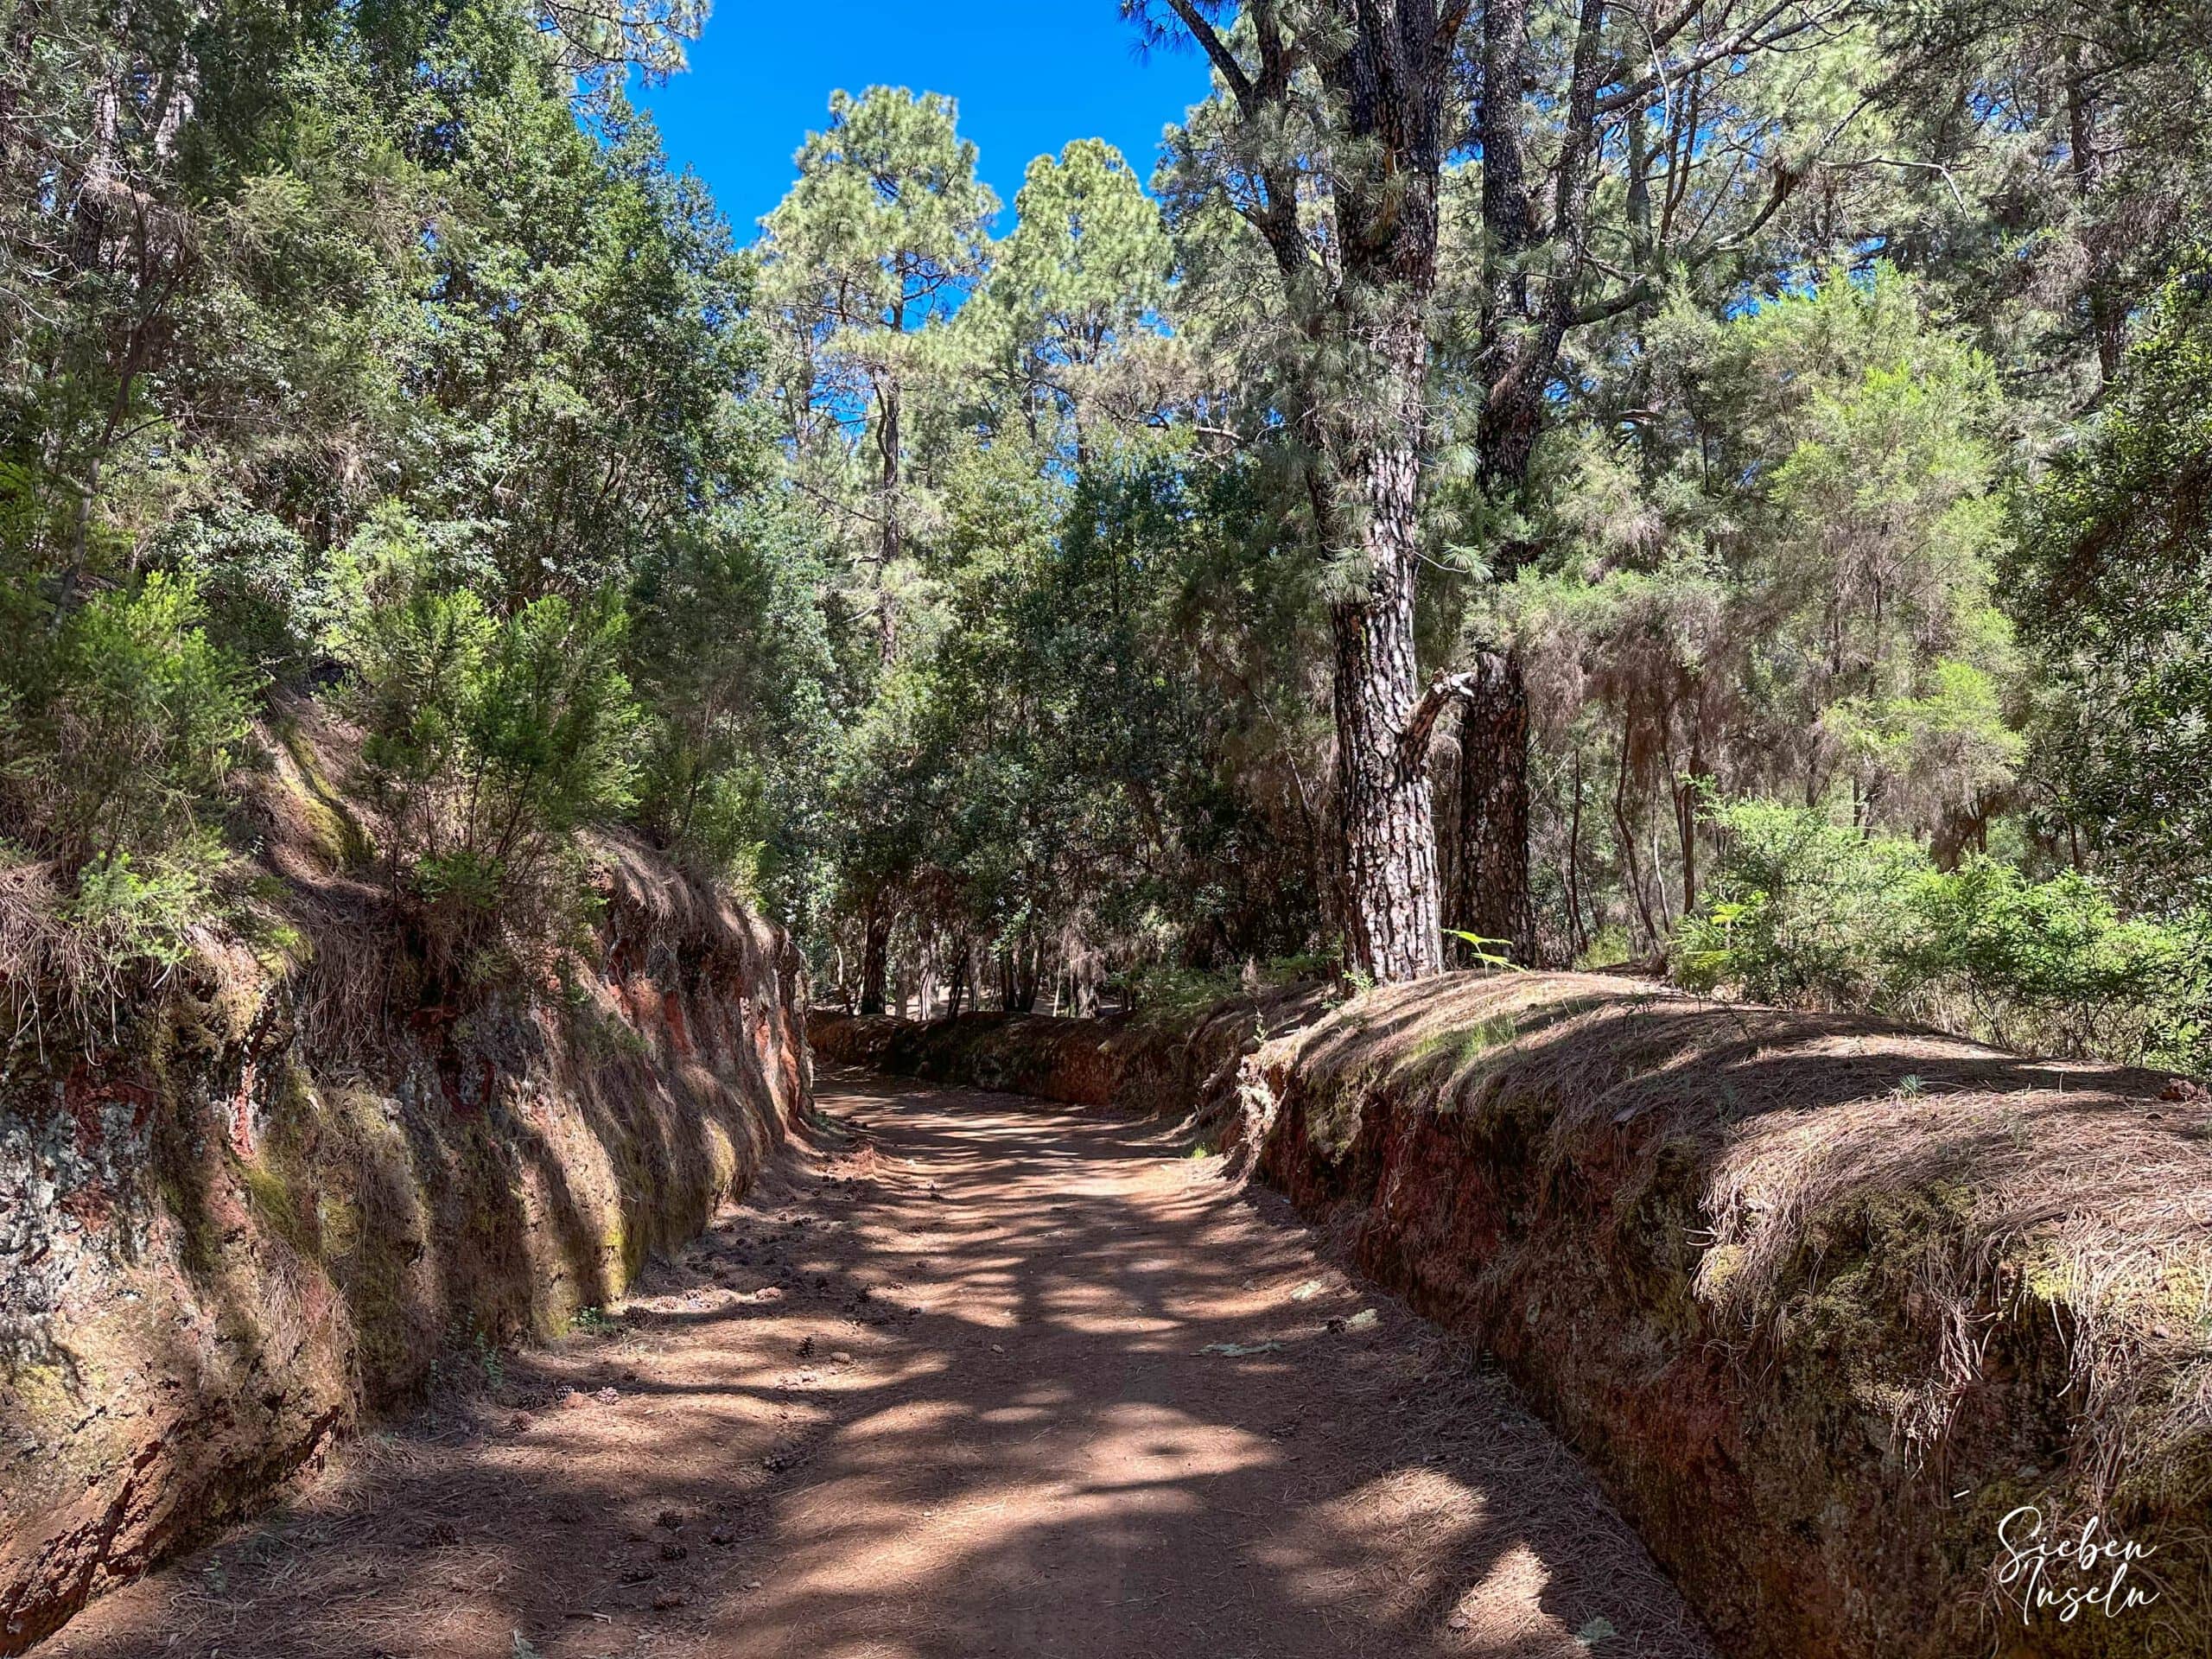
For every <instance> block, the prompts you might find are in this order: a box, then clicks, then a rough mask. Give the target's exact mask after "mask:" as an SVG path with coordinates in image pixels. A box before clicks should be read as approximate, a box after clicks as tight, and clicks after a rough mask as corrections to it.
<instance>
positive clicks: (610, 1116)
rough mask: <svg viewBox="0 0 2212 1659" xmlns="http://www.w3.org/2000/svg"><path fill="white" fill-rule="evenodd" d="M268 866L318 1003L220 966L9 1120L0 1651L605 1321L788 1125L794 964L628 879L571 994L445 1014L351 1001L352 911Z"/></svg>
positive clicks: (61, 1063) (803, 1066) (700, 895)
mask: <svg viewBox="0 0 2212 1659" xmlns="http://www.w3.org/2000/svg"><path fill="white" fill-rule="evenodd" d="M286 851H287V849H285V848H283V847H281V846H280V847H279V848H278V849H277V859H278V868H277V872H276V874H277V877H278V878H279V879H282V880H287V881H290V882H292V883H294V884H296V885H293V886H291V887H289V888H288V889H287V890H286V891H287V897H286V899H285V901H284V902H285V903H287V904H288V905H289V906H291V907H292V909H293V912H294V913H296V914H298V915H301V916H302V917H304V916H308V915H314V916H315V917H318V918H320V919H321V922H324V923H328V924H330V925H328V926H327V927H324V928H323V929H322V937H321V938H320V939H318V940H317V941H315V943H316V944H317V946H318V948H319V949H320V950H321V951H322V952H323V956H322V957H321V970H322V971H321V979H320V981H319V983H320V984H321V986H322V988H323V989H324V991H325V992H326V993H329V991H330V987H331V986H332V985H336V986H337V987H338V989H337V991H336V992H335V993H334V994H326V995H322V996H321V997H310V996H308V995H303V994H302V979H303V978H304V977H305V975H306V971H307V970H306V969H304V968H303V967H302V965H301V963H302V960H303V958H304V957H305V956H306V954H307V952H306V950H305V947H304V946H301V945H296V946H294V948H293V949H292V950H290V951H289V954H288V955H286V956H283V957H278V958H277V959H276V960H273V961H270V962H264V961H263V960H259V959H257V957H256V956H255V954H254V953H253V952H252V951H251V950H249V949H247V948H246V947H245V945H244V944H237V943H235V942H233V943H230V944H211V945H210V946H209V949H208V952H207V957H206V959H205V960H203V961H202V962H201V963H199V964H198V965H197V966H195V968H194V969H193V970H192V971H190V972H189V973H185V974H181V975H180V976H177V977H176V978H175V979H174V980H173V981H172V982H171V983H170V984H169V986H168V988H166V990H165V991H164V993H163V994H162V995H161V997H160V998H159V999H158V1000H157V1001H155V1002H153V1003H151V1004H149V1006H148V1007H144V1008H143V1009H142V1010H140V1012H139V1014H138V1017H137V1029H136V1031H135V1033H129V1034H127V1039H126V1040H124V1041H123V1042H121V1043H119V1044H118V1045H116V1046H114V1047H113V1048H111V1050H110V1051H109V1052H107V1053H106V1054H105V1056H104V1057H103V1058H101V1059H100V1060H99V1061H98V1062H96V1063H86V1062H84V1061H81V1060H74V1061H73V1060H71V1059H69V1058H65V1057H61V1056H56V1055H53V1054H51V1053H49V1054H48V1056H47V1058H46V1062H45V1064H44V1065H42V1066H41V1065H39V1064H38V1063H37V1060H36V1058H35V1056H34V1057H32V1058H29V1059H28V1060H26V1059H24V1058H22V1057H21V1056H20V1055H19V1058H18V1067H17V1071H16V1073H14V1074H13V1075H11V1076H10V1078H9V1080H8V1084H7V1088H6V1091H5V1096H4V1099H0V1435H3V1436H4V1438H0V1653H13V1652H16V1651H18V1650H19V1649H22V1647H24V1646H26V1645H28V1644H29V1643H31V1642H33V1641H35V1640H36V1639H37V1638H38V1637H40V1636H41V1635H43V1634H45V1633H46V1632H48V1631H49V1630H53V1629H54V1628H55V1627H56V1626H57V1625H59V1624H60V1623H61V1622H62V1621H64V1620H65V1619H67V1618H68V1616H69V1615H70V1614H71V1613H72V1612H73V1611H75V1610H76V1609H77V1608H79V1606H81V1605H83V1604H84V1602H85V1601H86V1599H88V1598H89V1597H91V1596H92V1595H94V1594H97V1593H99V1592H100V1591H101V1590H103V1589H105V1588H106V1587H108V1586H111V1585H113V1584H116V1583H118V1582H120V1581H122V1580H126V1579H129V1578H130V1577H133V1576H135V1575H136V1574H137V1573H141V1572H143V1571H144V1570H145V1569H146V1567H149V1565H150V1564H152V1563H153V1562H155V1561H156V1560H159V1559H160V1558H161V1557H162V1556H163V1555H164V1554H168V1553H170V1552H171V1551H173V1550H174V1549H175V1548H178V1547H180V1546H181V1544H183V1543H184V1542H186V1541H189V1539H190V1538H192V1537H193V1536H194V1535H196V1534H199V1533H202V1532H204V1531H206V1530H207V1529H208V1528H209V1527H211V1526H213V1525H214V1524H216V1523H218V1522H222V1521H224V1520H226V1519H227V1518H229V1517H230V1516H234V1515H236V1514H238V1513H240V1512H241V1511H243V1510H248V1509H250V1508H251V1507H253V1506H254V1505H255V1504H257V1503H259V1502H260V1501H262V1500H264V1499H265V1498H266V1497H268V1496H269V1495H270V1492H271V1491H273V1490H274V1489H275V1488H276V1487H277V1486H278V1485H279V1484H281V1483H283V1481H284V1480H286V1479H287V1478H289V1477H290V1476H291V1475H292V1474H293V1473H294V1472H295V1471H297V1470H298V1469H300V1468H301V1467H302V1465H307V1464H308V1463H310V1462H311V1461H312V1460H314V1459H316V1458H317V1457H318V1455H319V1454H320V1452H321V1449H322V1448H323V1447H324V1446H327V1444H328V1443H329V1441H330V1440H331V1439H332V1437H333V1436H334V1435H335V1434H337V1433H341V1432H342V1431H343V1430H344V1429H345V1428H346V1427H347V1426H348V1425H350V1424H352V1423H353V1422H355V1421H358V1420H359V1418H360V1417H361V1416H362V1415H363V1414H365V1413H369V1412H374V1411H376V1410H377V1409H378V1408H381V1407H385V1406H387V1405H390V1404H392V1403H395V1402H398V1401H401V1400H403V1399H404V1398H406V1397H407V1396H409V1395H410V1394H412V1393H414V1392H415V1391H416V1390H418V1389H420V1388H421V1387H422V1385H423V1383H425V1382H427V1381H429V1380H431V1379H432V1378H433V1377H434V1376H435V1373H436V1370H437V1368H439V1367H441V1366H451V1365H453V1364H455V1363H463V1364H466V1363H471V1362H474V1363H478V1364H480V1365H483V1366H485V1367H486V1369H492V1368H493V1367H495V1366H496V1361H495V1359H494V1358H493V1356H494V1355H495V1354H496V1351H497V1350H498V1348H499V1345H501V1344H506V1343H509V1342H512V1341H514V1340H516V1339H518V1338H524V1337H526V1336H529V1335H531V1334H533V1333H538V1334H543V1333H549V1332H554V1331H556V1330H559V1329H563V1328H565V1327H566V1325H568V1324H569V1321H570V1319H572V1318H573V1316H574V1315H575V1313H576V1312H577V1311H578V1310H579V1309H582V1308H585V1307H588V1306H595V1305H596V1304H598V1303H600V1302H601V1301H603V1300H606V1299H607V1298H608V1297H610V1296H612V1295H613V1294H617V1293H618V1292H619V1291H620V1289H621V1288H622V1287H623V1286H624V1285H625V1284H626V1282H627V1281H628V1279H629V1278H630V1276H631V1274H632V1273H634V1271H635V1270H636V1269H637V1268H639V1266H640V1265H641V1263H642V1262H643V1261H644V1259H645V1256H646V1255H647V1254H649V1253H650V1252H652V1251H654V1250H657V1249H664V1248H666V1247H668V1246H670V1245H671V1244H674V1243H678V1242H680V1241H681V1240H683V1239H684V1238H687V1237H689V1236H691V1235H692V1234H694V1233H696V1231H697V1230H699V1229H700V1228H701V1227H702V1226H703V1225H704V1224H706V1222H707V1221H708V1219H709V1217H711V1216H712V1215H713V1213H714V1212H715V1209H716V1208H717V1207H718V1206H719V1205H720V1204H721V1201H722V1200H723V1199H724V1198H726V1197H728V1195H730V1194H732V1193H733V1192H737V1191H740V1190H742V1188H743V1187H744V1186H745V1185H747V1183H748V1182H749V1181H750V1179H752V1176H753V1173H754V1172H755V1171H756V1170H757V1169H758V1168H759V1167H760V1164H761V1162H762V1160H764V1159H765V1158H766V1157H767V1156H768V1155H769V1154H770V1153H771V1151H772V1149H773V1148H774V1147H775V1146H776V1145H777V1144H778V1143H779V1141H781V1140H782V1138H783V1136H784V1135H785V1131H786V1129H787V1128H788V1127H789V1126H790V1125H791V1124H792V1123H793V1122H796V1121H797V1119H798V1116H799V1115H800V1114H801V1113H803V1112H804V1110H805V1109H806V1104H807V1100H808V1086H809V1070H808V1060H807V1057H806V1051H805V1046H804V1038H803V1034H802V1032H801V1029H800V1015H799V1008H800V1007H801V1006H802V999H803V997H804V987H803V984H802V982H801V981H802V970H801V968H800V964H799V963H798V957H797V955H796V953H795V952H794V951H793V950H791V946H790V944H789V943H788V941H786V940H785V938H784V937H783V936H782V935H781V933H780V932H779V931H777V930H775V929H773V928H771V927H769V926H767V925H766V924H763V923H761V922H760V921H757V920H755V919H753V918H751V917H748V916H747V915H745V914H743V913H741V912H738V911H737V910H735V909H734V908H733V907H731V906H728V904H726V903H724V902H722V901H721V900H720V899H717V898H715V896H714V895H712V894H710V893H707V892H705V891H703V890H702V889H700V888H698V887H695V886H693V885H691V884H690V883H688V882H686V881H683V880H680V879H679V878H677V877H676V876H674V875H673V874H671V873H670V872H669V871H668V870H667V869H665V868H664V867H662V866H661V865H659V864H658V862H657V861H656V860H655V859H654V858H653V857H652V855H650V854H649V853H647V852H646V851H645V850H644V849H642V848H639V847H638V846H635V845H633V844H631V843H629V842H622V841H613V840H609V841H606V842H601V843H600V844H599V845H598V846H597V847H596V848H595V849H594V855H595V856H596V858H597V859H598V861H599V863H600V866H601V871H600V877H599V880H600V882H601V887H602V888H603V891H604V897H605V899H606V903H605V906H604V908H603V911H602V913H601V923H600V926H599V932H598V938H597V949H596V951H595V953H592V954H590V955H588V956H587V957H584V958H582V959H579V960H575V961H572V962H571V963H569V975H568V977H567V979H566V981H565V982H564V983H563V984H561V985H559V986H557V987H556V986H550V985H549V986H548V987H546V988H543V989H542V990H540V991H538V992H537V993H535V994H532V995H520V994H516V995H509V996H507V997H505V998H504V999H498V1000H493V1001H488V1002H484V1003H480V1005H478V1006H476V1007H473V1008H471V1009H470V1010H469V1011H467V1013H465V1014H462V1013H460V1012H458V1011H456V1010H454V1009H453V1008H450V1007H407V1008H404V1009H402V1010H399V1011H397V1013H395V1012H394V1011H393V1010H391V1008H390V1007H384V1008H382V1009H379V1007H378V1004H377V1003H376V1002H375V1001H374V1000H373V997H372V994H371V992H370V990H369V989H368V988H361V989H360V990H359V994H358V995H356V994H355V992H354V991H353V990H352V989H349V988H348V983H349V982H348V978H347V976H348V974H349V972H352V971H353V970H355V969H358V971H359V976H361V978H362V979H363V980H364V981H367V982H373V981H374V980H375V977H376V969H377V964H376V963H375V962H374V961H373V960H370V959H366V957H367V953H365V952H364V953H362V955H363V957H364V959H363V960H361V961H359V962H355V963H349V962H347V961H346V960H345V959H344V957H345V953H346V952H348V951H349V950H355V949H358V947H357V946H355V945H353V944H350V943H349V941H348V939H347V938H346V931H345V929H344V928H343V927H341V926H340V925H337V924H336V922H335V921H334V920H333V918H334V916H335V915H336V914H337V912H339V911H340V910H342V909H343V908H344V905H343V904H342V902H340V901H342V900H343V899H345V897H346V895H345V893H343V892H342V891H341V889H343V888H344V887H346V882H345V881H344V880H343V879H342V878H341V877H340V876H339V875H338V874H335V873H334V871H333V870H332V868H329V866H328V865H325V866H324V867H323V868H321V870H320V871H319V872H318V871H317V870H316V869H315V868H310V866H312V865H313V864H314V862H315V861H314V860H312V859H308V860H307V861H305V862H304V863H302V865H301V867H300V868H294V869H286V868H283V857H284V855H285V853H286ZM289 851H290V852H292V853H295V854H296V853H297V852H298V851H299V849H298V848H297V847H293V848H291V849H289ZM318 884H319V885H318ZM325 901H327V902H325ZM356 1021H358V1023H353V1022H356ZM19 1047H20V1046H19Z"/></svg>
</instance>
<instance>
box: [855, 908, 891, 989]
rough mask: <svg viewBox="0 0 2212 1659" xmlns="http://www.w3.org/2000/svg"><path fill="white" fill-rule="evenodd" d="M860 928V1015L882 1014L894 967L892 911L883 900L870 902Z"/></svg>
mask: <svg viewBox="0 0 2212 1659" xmlns="http://www.w3.org/2000/svg"><path fill="white" fill-rule="evenodd" d="M862 928H863V930H864V938H863V940H862V944H861V1013H862V1014H881V1013H882V1012H883V991H884V981H885V979H886V977H887V975H888V972H889V969H890V964H891V907H890V906H888V905H887V904H885V903H884V902H883V901H882V900H881V899H873V900H871V901H870V902H869V905H868V915H867V918H866V919H865V921H864V922H863V923H862Z"/></svg>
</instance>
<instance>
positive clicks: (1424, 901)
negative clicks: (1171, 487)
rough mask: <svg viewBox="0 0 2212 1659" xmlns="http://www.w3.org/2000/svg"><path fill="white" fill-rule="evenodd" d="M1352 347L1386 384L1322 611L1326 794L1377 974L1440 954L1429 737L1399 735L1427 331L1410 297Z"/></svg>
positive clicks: (1408, 971)
mask: <svg viewBox="0 0 2212 1659" xmlns="http://www.w3.org/2000/svg"><path fill="white" fill-rule="evenodd" d="M1363 355H1364V356H1367V357H1368V359H1369V360H1370V361H1372V362H1376V363H1377V364H1378V365H1383V367H1384V368H1385V371H1386V372H1387V373H1388V374H1389V377H1390V378H1391V379H1392V380H1393V381H1395V385H1389V386H1387V387H1385V388H1383V390H1384V392H1385V397H1384V398H1383V399H1382V400H1378V402H1379V403H1380V406H1381V408H1382V410H1383V411H1384V414H1385V424H1384V426H1383V429H1382V430H1381V431H1380V432H1379V433H1375V434H1372V435H1362V436H1363V442H1360V443H1359V445H1358V451H1356V452H1355V453H1359V452H1363V453H1361V454H1360V462H1359V467H1358V471H1357V475H1356V478H1355V480H1354V481H1355V482H1356V484H1357V486H1358V497H1359V499H1358V500H1357V502H1356V504H1354V505H1356V507H1357V511H1358V512H1360V515H1361V518H1362V520H1363V522H1362V524H1361V534H1360V537H1359V545H1358V550H1357V551H1358V555H1359V556H1360V558H1361V559H1362V561H1363V563H1364V565H1365V580H1364V582H1363V583H1362V585H1361V587H1360V588H1359V589H1358V591H1357V593H1356V594H1355V595H1354V596H1353V597H1351V598H1348V599H1344V600H1340V601H1338V602H1337V603H1336V604H1335V605H1334V606H1332V607H1331V611H1330V622H1331V630H1332V634H1333V636H1334V642H1335V646H1336V677H1335V703H1336V723H1337V800H1338V813H1339V816H1340V819H1341V823H1340V829H1341V832H1342V836H1343V847H1344V903H1345V916H1344V921H1345V926H1346V931H1347V932H1348V933H1349V935H1350V938H1349V940H1348V943H1349V944H1350V945H1351V953H1352V961H1353V962H1354V963H1356V964H1357V966H1358V967H1359V968H1360V969H1362V970H1363V971H1364V972H1365V973H1367V974H1369V975H1370V976H1372V977H1373V978H1374V979H1375V980H1376V982H1378V983H1383V984H1388V983H1390V982H1395V981H1398V980H1408V979H1419V978H1421V977H1422V976H1424V975H1427V974H1433V973H1435V972H1436V971H1438V969H1440V968H1441V967H1442V965H1443V961H1442V936H1441V933H1440V918H1439V916H1438V893H1437V876H1436V823H1435V819H1434V817H1433V815H1432V813H1431V811H1430V802H1429V788H1428V765H1427V753H1426V751H1427V741H1426V734H1421V736H1420V739H1419V741H1416V742H1414V743H1412V744H1411V745H1410V746H1409V743H1408V728H1409V727H1410V726H1411V725H1412V723H1413V715H1414V707H1415V705H1416V704H1417V703H1419V702H1420V701H1421V680H1420V669H1419V665H1418V664H1417V663H1416V662H1415V660H1414V572H1415V570H1416V569H1417V566H1418V563H1419V559H1418V552H1417V549H1418V542H1417V539H1416V538H1417V537H1418V534H1419V530H1418V525H1417V524H1416V520H1415V515H1416V513H1417V512H1418V509H1419V491H1420V480H1421V424H1422V381H1423V378H1424V376H1425V373H1426V371H1427V329H1426V325H1425V322H1424V321H1423V317H1422V314H1421V307H1420V306H1419V305H1418V303H1408V304H1405V305H1403V306H1402V307H1401V308H1400V309H1399V315H1396V316H1395V317H1394V318H1392V319H1390V321H1389V324H1388V327H1387V332H1385V333H1383V334H1382V335H1381V337H1380V338H1378V340H1376V342H1375V349H1373V350H1372V351H1371V352H1370V353H1363ZM1370 407H1371V406H1370ZM1344 448H1351V444H1349V443H1347V444H1345V445H1344ZM1338 453H1339V454H1342V453H1344V450H1343V449H1339V451H1338ZM1416 751H1418V752H1416Z"/></svg>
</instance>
